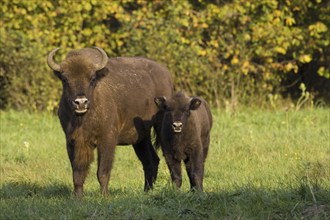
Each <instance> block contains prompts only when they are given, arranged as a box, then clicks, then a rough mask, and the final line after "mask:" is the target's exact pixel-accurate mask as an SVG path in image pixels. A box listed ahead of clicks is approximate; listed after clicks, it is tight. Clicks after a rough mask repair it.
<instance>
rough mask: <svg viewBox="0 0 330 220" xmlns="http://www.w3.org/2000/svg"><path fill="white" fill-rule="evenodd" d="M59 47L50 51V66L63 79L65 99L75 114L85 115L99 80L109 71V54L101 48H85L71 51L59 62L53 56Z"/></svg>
mask: <svg viewBox="0 0 330 220" xmlns="http://www.w3.org/2000/svg"><path fill="white" fill-rule="evenodd" d="M59 49H60V48H56V49H54V50H52V51H51V52H50V53H49V55H48V58H47V63H48V66H49V67H50V68H51V69H52V70H54V73H55V75H56V76H57V77H58V78H59V79H60V80H61V81H62V85H63V93H62V97H63V98H64V101H65V102H66V103H67V104H68V105H69V106H70V108H71V110H72V111H74V113H75V114H77V115H83V114H84V113H86V112H87V111H88V109H89V108H90V106H91V105H92V95H93V91H94V88H95V86H96V84H97V82H98V81H99V80H100V79H101V78H102V77H103V76H105V74H106V73H107V70H106V69H105V68H104V67H105V66H106V64H107V62H108V56H107V54H106V53H105V52H104V50H102V49H101V48H97V47H95V48H93V49H91V48H85V49H81V50H73V51H71V52H69V53H68V55H67V57H66V59H65V60H64V61H62V62H61V63H60V64H57V63H56V62H55V61H54V60H53V57H54V55H55V53H56V51H57V50H59Z"/></svg>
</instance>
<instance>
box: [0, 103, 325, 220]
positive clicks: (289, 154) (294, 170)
mask: <svg viewBox="0 0 330 220" xmlns="http://www.w3.org/2000/svg"><path fill="white" fill-rule="evenodd" d="M0 114H1V154H0V162H1V180H0V181H1V190H0V197H1V202H0V207H1V210H0V219H330V162H329V161H330V110H329V109H312V110H301V111H293V110H289V111H286V112H285V111H260V110H252V109H248V110H245V111H240V112H238V113H236V114H234V115H232V114H229V113H226V112H224V111H218V110H214V111H213V114H214V127H213V130H212V136H211V145H210V151H209V156H208V158H207V160H206V168H205V169H206V170H205V179H204V190H205V193H193V192H189V184H188V179H187V176H186V174H185V173H184V174H185V175H184V179H183V187H182V189H181V190H180V191H176V190H174V189H173V188H172V185H171V182H170V178H169V173H168V170H167V168H166V166H165V162H164V158H163V157H162V155H161V152H158V154H159V155H160V158H161V164H160V169H159V175H158V179H157V182H156V185H155V189H154V190H153V191H151V192H149V193H144V192H143V182H144V180H143V171H142V166H141V165H140V162H139V161H138V159H137V157H136V156H135V154H134V151H133V149H132V147H130V146H123V147H117V150H116V158H115V163H114V168H113V171H112V175H111V180H110V184H109V189H110V196H109V197H107V198H104V197H102V196H100V193H99V185H98V182H97V179H96V166H95V162H94V163H93V165H92V167H91V170H90V173H89V176H88V179H87V181H86V183H85V197H84V199H83V200H77V199H75V198H74V197H73V196H72V179H71V167H70V164H69V160H68V158H67V155H66V149H65V140H64V134H63V132H62V130H61V128H60V125H59V122H58V119H57V118H56V117H55V116H53V115H50V114H47V113H43V114H28V113H24V112H14V111H2V112H0Z"/></svg>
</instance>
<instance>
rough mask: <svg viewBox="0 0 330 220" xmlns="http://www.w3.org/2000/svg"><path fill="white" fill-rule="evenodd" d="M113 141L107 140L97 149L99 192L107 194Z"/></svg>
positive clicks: (112, 156) (113, 149) (113, 147)
mask: <svg viewBox="0 0 330 220" xmlns="http://www.w3.org/2000/svg"><path fill="white" fill-rule="evenodd" d="M115 147H116V145H115V143H113V142H110V141H109V142H107V144H103V145H101V146H100V147H98V149H97V156H98V157H97V162H98V168H97V179H98V181H99V183H100V188H101V194H102V195H104V196H107V195H108V185H109V180H110V174H111V168H112V163H113V159H114V154H115Z"/></svg>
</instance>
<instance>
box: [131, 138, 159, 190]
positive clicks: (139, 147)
mask: <svg viewBox="0 0 330 220" xmlns="http://www.w3.org/2000/svg"><path fill="white" fill-rule="evenodd" d="M133 147H134V151H135V153H136V155H137V157H138V158H139V160H140V161H141V163H142V165H143V171H144V178H145V183H144V191H148V190H150V189H152V187H153V183H154V182H155V181H156V179H157V174H158V164H159V157H158V155H157V153H156V152H155V150H154V148H153V146H152V143H151V139H150V137H148V138H144V139H143V140H142V141H141V142H139V143H136V144H133Z"/></svg>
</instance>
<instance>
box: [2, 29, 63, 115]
mask: <svg viewBox="0 0 330 220" xmlns="http://www.w3.org/2000/svg"><path fill="white" fill-rule="evenodd" d="M0 42H1V45H2V46H1V47H0V85H1V88H0V107H1V108H15V109H18V110H23V109H27V110H32V111H38V110H45V109H49V110H50V109H53V108H54V106H56V101H55V100H57V99H58V97H59V94H60V91H59V89H58V88H60V87H59V85H58V83H57V81H55V80H54V77H52V75H51V74H49V69H48V68H47V67H46V63H45V60H46V59H45V55H44V54H43V52H42V48H41V47H40V45H37V44H36V43H32V42H30V41H27V40H26V38H25V36H24V35H22V34H21V33H20V32H15V31H13V32H6V31H4V30H2V31H1V38H0Z"/></svg>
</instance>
